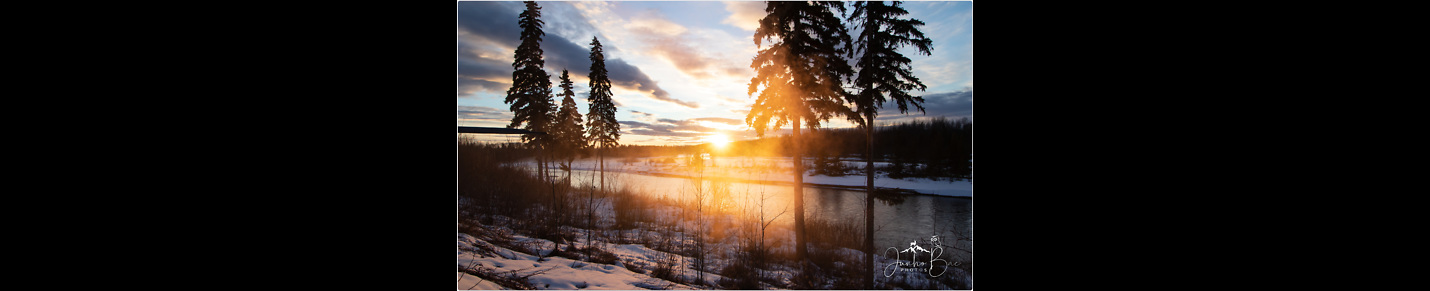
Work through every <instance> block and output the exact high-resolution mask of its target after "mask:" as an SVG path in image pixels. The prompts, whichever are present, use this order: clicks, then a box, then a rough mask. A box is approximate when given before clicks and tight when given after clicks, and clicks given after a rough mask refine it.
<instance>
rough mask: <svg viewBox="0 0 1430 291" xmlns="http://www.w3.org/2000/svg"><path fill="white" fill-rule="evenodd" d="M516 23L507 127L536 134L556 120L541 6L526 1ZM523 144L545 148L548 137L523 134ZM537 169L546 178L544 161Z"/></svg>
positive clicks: (546, 129)
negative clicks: (518, 37) (518, 41)
mask: <svg viewBox="0 0 1430 291" xmlns="http://www.w3.org/2000/svg"><path fill="white" fill-rule="evenodd" d="M517 24H519V25H520V26H521V45H519V46H517V47H516V58H515V60H514V61H512V63H511V67H512V69H515V70H516V71H515V72H512V73H511V88H510V89H507V90H506V101H505V102H506V103H507V104H511V111H512V113H513V116H512V118H511V124H509V125H507V126H506V127H507V128H517V127H521V126H522V125H523V124H524V125H525V127H524V128H523V129H526V130H529V131H535V132H543V133H546V132H549V131H550V127H551V124H552V120H553V119H554V118H555V114H554V113H555V112H556V106H555V104H554V102H552V100H551V76H550V75H548V74H546V70H545V68H544V67H545V66H546V60H544V59H543V58H542V57H541V54H542V51H541V37H542V36H544V35H546V33H545V32H542V31H541V26H542V25H543V24H545V22H543V21H541V6H537V5H536V2H535V1H526V10H525V11H522V12H521V15H520V16H519V20H517ZM521 140H522V141H523V142H526V143H527V145H528V146H531V147H534V148H539V149H540V148H546V147H547V146H548V145H549V144H550V141H551V135H550V134H539V135H533V134H529V135H523V136H522V137H521ZM537 165H538V166H537V167H538V168H539V172H541V173H540V174H541V176H542V177H541V179H543V180H545V179H547V178H548V177H547V174H546V173H545V169H546V165H545V162H544V161H542V160H540V159H538V161H537Z"/></svg>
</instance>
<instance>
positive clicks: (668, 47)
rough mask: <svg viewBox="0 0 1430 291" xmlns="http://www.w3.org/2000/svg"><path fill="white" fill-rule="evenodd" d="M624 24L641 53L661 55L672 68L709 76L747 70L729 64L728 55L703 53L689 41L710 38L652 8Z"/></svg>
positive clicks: (734, 73)
mask: <svg viewBox="0 0 1430 291" xmlns="http://www.w3.org/2000/svg"><path fill="white" fill-rule="evenodd" d="M624 27H625V28H626V29H627V30H629V31H631V32H633V33H635V35H636V36H638V37H639V38H640V39H641V40H642V42H643V43H645V44H646V50H645V53H647V54H649V55H654V56H660V57H663V58H665V59H666V60H667V61H670V63H671V64H673V65H675V68H676V69H679V70H680V71H681V72H684V73H685V74H686V75H690V76H691V77H695V78H697V79H709V78H714V77H718V76H743V74H745V73H746V71H748V70H749V69H747V68H744V67H741V66H736V65H731V63H730V62H728V61H727V60H728V59H729V58H728V57H725V56H723V55H721V54H719V53H707V52H705V51H704V50H702V48H701V47H696V46H693V45H691V44H701V43H711V40H709V39H707V38H708V37H704V36H702V35H701V34H700V33H697V32H696V31H694V30H690V29H687V28H685V27H684V26H681V25H679V24H676V23H674V22H671V21H669V20H666V19H665V16H663V15H660V14H659V13H656V12H654V11H650V12H647V13H644V14H642V16H640V17H639V18H637V19H636V20H632V21H630V22H629V23H627V24H626V25H625V26H624ZM715 49H717V50H718V49H719V48H715Z"/></svg>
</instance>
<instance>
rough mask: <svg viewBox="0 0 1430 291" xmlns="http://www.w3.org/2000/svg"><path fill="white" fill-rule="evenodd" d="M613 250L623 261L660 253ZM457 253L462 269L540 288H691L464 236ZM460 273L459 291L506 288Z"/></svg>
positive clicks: (459, 238)
mask: <svg viewBox="0 0 1430 291" xmlns="http://www.w3.org/2000/svg"><path fill="white" fill-rule="evenodd" d="M513 238H515V239H516V240H519V241H527V242H529V243H542V244H550V243H551V242H550V241H547V240H543V239H535V238H527V237H523V236H520V235H513ZM478 246H484V247H488V248H491V249H493V250H494V252H495V253H496V255H495V256H492V255H483V254H480V252H473V251H469V250H470V249H474V248H477V247H478ZM548 246H549V245H548ZM547 249H550V248H549V247H548V248H547ZM611 249H612V250H613V251H615V252H616V254H617V255H618V256H620V257H622V261H624V260H625V259H626V258H632V259H635V260H642V258H654V257H656V256H657V254H656V253H659V251H656V250H652V249H649V248H646V247H644V246H637V245H616V246H615V247H613V248H611ZM457 250H458V251H457V266H458V267H459V268H464V267H471V268H488V269H490V272H491V273H498V274H500V273H506V272H513V273H514V274H517V275H521V276H524V275H527V274H534V275H532V276H531V277H530V278H529V279H528V280H527V282H529V283H531V284H532V285H533V286H535V287H536V288H537V289H565V290H571V289H588V290H634V289H648V288H647V287H661V288H667V287H668V288H667V289H670V288H674V289H692V288H691V287H690V286H686V285H682V284H675V283H672V282H670V281H666V280H662V279H659V278H652V277H650V276H649V275H645V274H637V273H635V272H631V271H630V270H628V269H626V268H624V267H622V266H616V265H608V264H596V263H589V262H578V261H573V260H571V259H567V258H563V257H547V258H546V259H545V260H542V259H541V258H540V257H537V256H534V255H529V254H524V253H521V252H517V251H514V250H511V249H507V248H503V247H499V246H495V245H492V244H490V243H488V242H486V241H483V240H481V239H478V238H476V237H472V236H470V235H467V234H464V233H458V234H457ZM457 274H458V276H457V277H458V281H457V289H461V290H473V289H477V290H481V289H504V288H502V286H501V285H498V284H496V283H493V282H491V281H490V280H484V278H480V277H477V276H474V275H471V274H466V273H463V272H457Z"/></svg>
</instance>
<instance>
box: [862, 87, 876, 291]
mask: <svg viewBox="0 0 1430 291" xmlns="http://www.w3.org/2000/svg"><path fill="white" fill-rule="evenodd" d="M864 124H865V126H864V137H865V141H867V142H868V144H867V146H868V147H867V148H866V149H867V150H868V151H867V152H866V155H865V156H864V160H865V161H864V175H865V176H866V177H867V178H865V180H864V181H866V182H868V189H866V190H865V192H864V266H866V267H868V268H869V269H868V270H865V271H864V276H865V277H864V278H865V282H864V289H869V290H874V116H872V115H868V114H865V115H864Z"/></svg>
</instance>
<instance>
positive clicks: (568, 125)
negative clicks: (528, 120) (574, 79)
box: [552, 70, 586, 179]
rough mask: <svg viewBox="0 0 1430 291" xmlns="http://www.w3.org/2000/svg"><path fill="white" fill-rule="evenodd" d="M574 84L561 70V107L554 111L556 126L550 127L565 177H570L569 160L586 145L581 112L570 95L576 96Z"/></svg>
mask: <svg viewBox="0 0 1430 291" xmlns="http://www.w3.org/2000/svg"><path fill="white" fill-rule="evenodd" d="M573 89H574V86H572V84H571V76H570V73H568V72H567V71H566V70H561V93H560V94H557V96H561V97H562V98H561V109H560V111H557V112H556V126H555V127H554V128H552V133H553V134H554V135H555V136H553V137H552V138H553V139H554V141H555V145H556V155H557V156H558V157H560V158H561V159H562V161H564V163H565V168H566V177H567V179H570V178H571V161H573V160H575V159H576V153H577V152H578V151H580V150H581V149H583V148H585V147H586V127H585V124H584V123H582V122H581V112H578V111H576V100H575V99H572V98H571V97H575V96H576V92H572V91H571V90H573Z"/></svg>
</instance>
